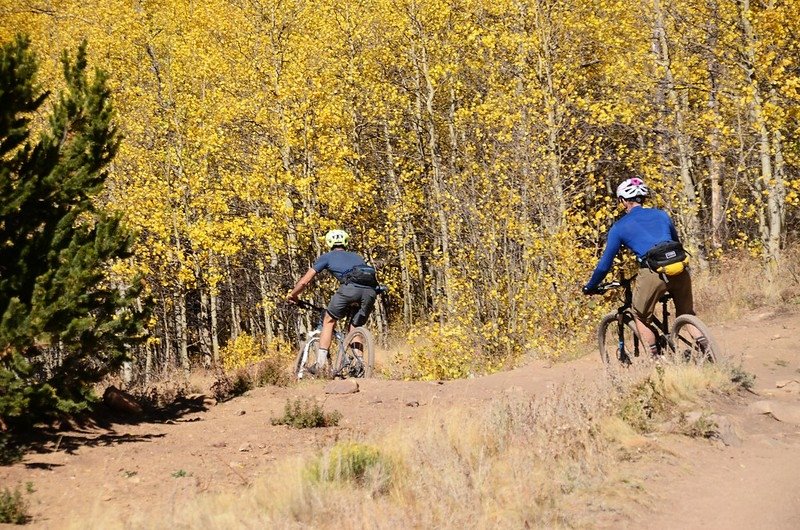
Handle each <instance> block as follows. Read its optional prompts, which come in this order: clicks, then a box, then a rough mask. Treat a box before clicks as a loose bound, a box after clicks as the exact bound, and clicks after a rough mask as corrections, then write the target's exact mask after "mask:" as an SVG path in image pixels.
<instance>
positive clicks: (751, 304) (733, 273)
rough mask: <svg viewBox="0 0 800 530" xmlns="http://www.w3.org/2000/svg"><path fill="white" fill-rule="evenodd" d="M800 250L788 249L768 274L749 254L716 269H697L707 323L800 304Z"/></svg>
mask: <svg viewBox="0 0 800 530" xmlns="http://www.w3.org/2000/svg"><path fill="white" fill-rule="evenodd" d="M799 260H800V247H793V248H791V249H787V250H786V251H785V252H784V255H783V257H782V259H781V262H780V263H779V264H777V265H776V267H775V270H776V271H778V272H777V273H775V274H773V275H771V276H772V277H770V275H769V274H765V271H764V264H763V262H762V261H761V260H759V259H757V258H753V257H752V256H750V255H748V254H740V255H727V256H725V257H723V258H721V259H720V260H719V261H718V262H716V263H714V264H713V266H712V270H711V271H708V272H705V273H701V272H700V271H698V270H697V269H693V272H692V282H693V289H694V295H695V301H696V304H695V309H696V310H697V312H698V314H700V315H701V317H702V318H703V320H705V321H707V322H714V321H722V320H729V319H732V318H737V317H739V316H741V315H742V314H743V313H745V312H747V311H751V310H754V309H757V308H760V307H765V306H770V305H779V306H785V305H786V304H794V305H796V304H798V303H800V261H799Z"/></svg>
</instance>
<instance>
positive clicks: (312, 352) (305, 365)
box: [294, 330, 336, 379]
mask: <svg viewBox="0 0 800 530" xmlns="http://www.w3.org/2000/svg"><path fill="white" fill-rule="evenodd" d="M319 336H320V331H319V330H315V331H312V332H311V334H310V336H309V338H308V340H307V341H306V342H305V344H303V347H302V348H301V349H300V351H299V352H298V353H297V359H296V360H295V362H294V375H295V377H297V378H298V379H303V378H304V377H308V376H311V377H320V376H321V375H322V374H321V373H318V370H317V359H319ZM335 348H336V337H335V335H334V337H333V338H332V340H331V346H330V351H335ZM330 351H329V353H328V358H327V359H326V360H325V367H326V368H327V367H329V366H330V365H331V364H330V363H331V353H330Z"/></svg>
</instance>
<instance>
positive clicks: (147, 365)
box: [144, 342, 154, 385]
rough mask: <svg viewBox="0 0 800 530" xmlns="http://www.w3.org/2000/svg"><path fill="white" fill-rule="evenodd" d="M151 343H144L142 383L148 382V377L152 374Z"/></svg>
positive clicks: (146, 383)
mask: <svg viewBox="0 0 800 530" xmlns="http://www.w3.org/2000/svg"><path fill="white" fill-rule="evenodd" d="M153 347H154V346H153V345H151V344H150V343H149V342H148V343H146V344H145V345H144V350H145V358H144V384H145V385H148V384H150V379H151V378H152V374H153Z"/></svg>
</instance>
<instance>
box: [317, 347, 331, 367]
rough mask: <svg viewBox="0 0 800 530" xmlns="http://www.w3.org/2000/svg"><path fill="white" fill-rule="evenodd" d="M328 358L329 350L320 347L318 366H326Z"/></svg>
mask: <svg viewBox="0 0 800 530" xmlns="http://www.w3.org/2000/svg"><path fill="white" fill-rule="evenodd" d="M327 360H328V350H326V349H323V348H320V349H319V350H317V368H324V367H325V361H327Z"/></svg>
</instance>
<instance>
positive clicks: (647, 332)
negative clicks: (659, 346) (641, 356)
mask: <svg viewBox="0 0 800 530" xmlns="http://www.w3.org/2000/svg"><path fill="white" fill-rule="evenodd" d="M635 319H636V329H638V330H639V336H640V337H642V340H643V341H644V342H645V343H647V347H648V348H650V351H653V346H654V345H655V343H656V334H655V333H653V330H652V329H650V326H648V325H647V324H645V323H644V322H643V321H641V320H639V317H635Z"/></svg>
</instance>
